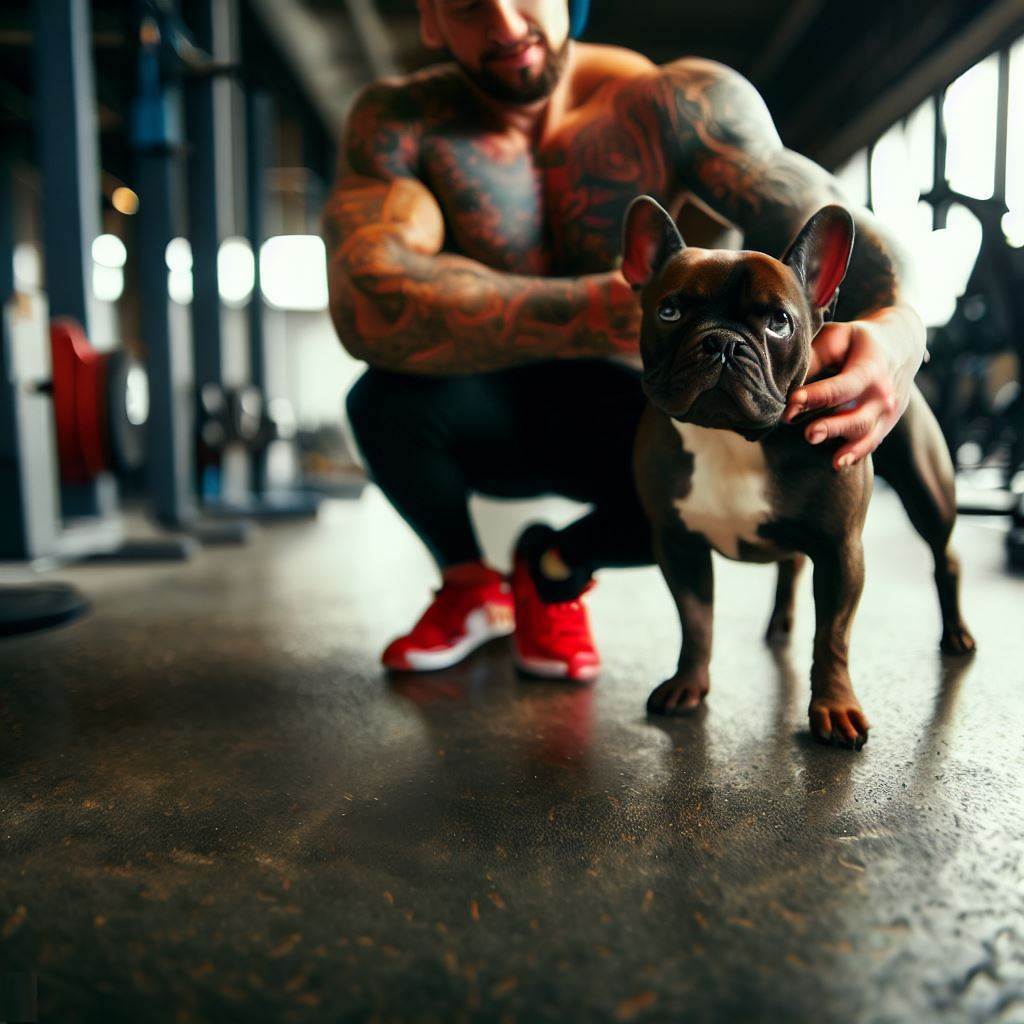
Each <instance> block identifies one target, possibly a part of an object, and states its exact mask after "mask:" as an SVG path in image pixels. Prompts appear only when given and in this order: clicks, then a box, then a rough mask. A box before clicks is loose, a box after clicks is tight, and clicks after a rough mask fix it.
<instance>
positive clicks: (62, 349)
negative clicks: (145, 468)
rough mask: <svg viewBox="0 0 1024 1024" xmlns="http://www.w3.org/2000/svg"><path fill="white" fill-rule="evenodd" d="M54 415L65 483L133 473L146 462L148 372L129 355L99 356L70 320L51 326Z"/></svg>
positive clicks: (106, 354) (109, 353) (113, 353)
mask: <svg viewBox="0 0 1024 1024" xmlns="http://www.w3.org/2000/svg"><path fill="white" fill-rule="evenodd" d="M50 351H51V359H52V363H53V383H52V385H51V387H52V392H53V406H54V416H55V419H56V424H57V454H58V458H59V462H60V475H61V479H62V480H63V481H64V482H66V483H72V484H81V483H86V482H88V481H90V480H92V479H94V478H95V477H96V476H98V475H99V474H100V473H105V472H114V473H121V474H126V473H131V472H133V471H135V470H137V469H138V468H139V467H140V466H141V465H142V463H143V459H144V457H145V422H146V418H147V417H148V412H149V410H148V401H147V399H146V395H147V393H148V388H147V385H146V383H145V370H144V369H143V368H142V366H141V364H140V363H139V362H138V361H137V360H135V359H133V358H132V357H131V356H130V355H129V354H128V353H126V352H125V351H124V350H115V351H113V352H99V351H97V350H96V349H95V348H93V346H92V345H91V344H90V343H89V339H88V338H86V336H85V332H84V331H83V330H82V328H81V326H80V325H79V324H77V323H75V321H74V320H71V319H69V318H67V317H60V318H58V319H56V320H54V321H52V323H51V324H50Z"/></svg>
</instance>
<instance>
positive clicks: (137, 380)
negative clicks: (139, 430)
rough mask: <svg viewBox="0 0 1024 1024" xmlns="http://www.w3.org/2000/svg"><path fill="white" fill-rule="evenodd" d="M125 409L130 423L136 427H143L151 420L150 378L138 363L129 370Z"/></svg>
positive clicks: (126, 383)
mask: <svg viewBox="0 0 1024 1024" xmlns="http://www.w3.org/2000/svg"><path fill="white" fill-rule="evenodd" d="M124 409H125V415H126V416H127V417H128V422H129V423H131V424H133V425H134V426H136V427H141V426H142V424H143V423H145V422H146V420H148V419H149V377H147V376H146V371H145V370H144V369H143V368H142V367H141V366H140V365H139V364H138V363H133V364H132V365H131V366H130V367H129V368H128V375H127V380H126V382H125V393H124Z"/></svg>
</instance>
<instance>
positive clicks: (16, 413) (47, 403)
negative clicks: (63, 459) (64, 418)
mask: <svg viewBox="0 0 1024 1024" xmlns="http://www.w3.org/2000/svg"><path fill="white" fill-rule="evenodd" d="M11 162H12V161H11V155H10V153H8V152H4V151H0V558H18V559H21V558H28V559H32V558H41V557H44V556H47V555H53V554H55V553H56V550H57V544H58V538H59V534H60V495H59V492H58V483H57V446H56V440H55V436H54V422H53V401H52V399H51V397H50V395H49V394H47V393H45V391H44V390H42V389H43V388H44V387H45V385H46V383H47V382H48V380H49V378H50V363H49V359H48V358H47V356H48V353H49V343H50V339H49V333H48V331H49V328H48V317H47V313H46V302H45V299H44V298H43V296H42V295H39V294H32V295H24V294H18V293H17V292H16V291H15V283H14V259H13V256H14V241H15V232H14V218H13V212H14V192H13V182H12V177H11Z"/></svg>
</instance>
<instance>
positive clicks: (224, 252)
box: [217, 238, 256, 307]
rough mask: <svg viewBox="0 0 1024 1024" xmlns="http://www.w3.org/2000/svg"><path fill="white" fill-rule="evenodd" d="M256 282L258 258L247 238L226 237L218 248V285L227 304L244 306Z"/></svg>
mask: <svg viewBox="0 0 1024 1024" xmlns="http://www.w3.org/2000/svg"><path fill="white" fill-rule="evenodd" d="M255 282H256V260H255V258H254V257H253V254H252V246H251V245H250V244H249V242H248V240H247V239H245V238H225V239H224V241H223V242H221V244H220V248H219V249H218V250H217V287H218V289H219V291H220V297H221V301H222V302H224V304H225V305H227V306H235V307H239V306H244V305H245V304H246V303H247V302H248V301H249V296H251V295H252V289H253V286H254V284H255Z"/></svg>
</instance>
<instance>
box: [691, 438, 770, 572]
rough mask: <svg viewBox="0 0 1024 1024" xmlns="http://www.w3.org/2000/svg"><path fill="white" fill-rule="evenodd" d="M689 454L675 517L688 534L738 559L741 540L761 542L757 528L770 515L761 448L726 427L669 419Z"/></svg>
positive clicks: (765, 468)
mask: <svg viewBox="0 0 1024 1024" xmlns="http://www.w3.org/2000/svg"><path fill="white" fill-rule="evenodd" d="M672 426H673V427H675V429H676V431H677V432H678V433H679V436H680V438H681V439H682V442H683V447H684V448H685V449H686V450H687V451H688V452H690V453H691V454H692V455H693V478H692V480H691V484H690V492H689V494H687V495H686V497H685V498H677V499H676V500H675V501H674V502H673V503H672V504H673V505H675V507H676V511H677V512H678V513H679V518H680V519H682V521H683V523H684V525H685V526H686V528H687V529H688V530H690V531H692V532H693V533H702V534H703V535H704V536H705V537H706V538H707V541H708V543H709V544H710V545H711V546H712V547H713V548H714V549H715V550H716V551H718V552H720V553H721V554H723V555H726V556H727V557H729V558H739V556H740V541H741V540H743V541H748V542H749V543H751V544H754V545H755V546H757V547H764V546H765V541H764V538H761V537H759V536H758V533H757V528H758V526H760V525H761V523H763V522H765V521H766V520H767V519H768V517H769V515H770V514H771V503H770V501H769V499H768V471H767V467H766V465H765V461H764V451H763V450H762V448H761V445H760V444H758V443H757V442H756V441H754V442H751V441H747V440H745V439H744V438H742V437H740V435H739V434H734V433H733V432H732V431H731V430H710V429H708V428H706V427H698V426H695V425H694V424H693V423H680V422H678V420H672Z"/></svg>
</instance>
